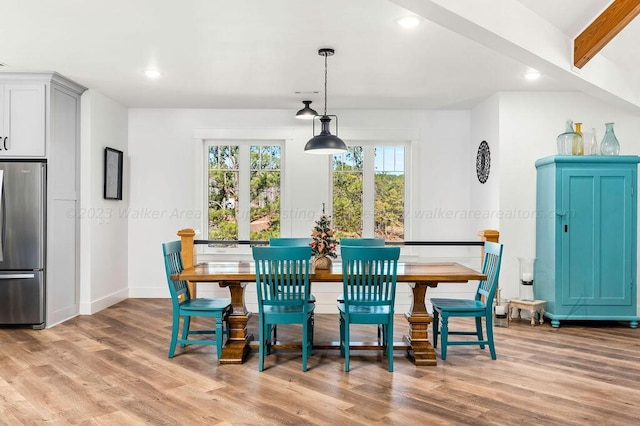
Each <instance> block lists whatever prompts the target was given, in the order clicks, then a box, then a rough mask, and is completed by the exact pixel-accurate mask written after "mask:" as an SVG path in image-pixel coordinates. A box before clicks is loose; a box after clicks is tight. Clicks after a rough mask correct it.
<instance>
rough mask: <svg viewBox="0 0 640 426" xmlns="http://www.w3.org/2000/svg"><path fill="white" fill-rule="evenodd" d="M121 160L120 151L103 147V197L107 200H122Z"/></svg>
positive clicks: (121, 154)
mask: <svg viewBox="0 0 640 426" xmlns="http://www.w3.org/2000/svg"><path fill="white" fill-rule="evenodd" d="M122 160H123V153H122V151H118V150H117V149H113V148H109V147H107V148H105V149H104V198H105V199H107V200H122Z"/></svg>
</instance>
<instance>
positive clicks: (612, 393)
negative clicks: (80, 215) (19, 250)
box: [0, 299, 640, 425]
mask: <svg viewBox="0 0 640 426" xmlns="http://www.w3.org/2000/svg"><path fill="white" fill-rule="evenodd" d="M170 311H171V307H170V302H169V300H168V299H129V300H126V301H124V302H122V303H119V304H117V305H115V306H112V307H110V308H108V309H105V310H104V311H101V312H99V313H97V314H95V315H92V316H81V317H77V318H75V319H72V320H70V321H67V322H65V323H64V324H60V325H58V326H55V327H53V328H51V329H47V330H41V331H35V330H28V329H11V328H2V329H0V424H7V425H19V424H25V425H39V424H53V425H59V424H83V425H135V424H153V425H178V424H180V425H200V424H202V425H204V424H207V425H215V424H226V425H247V424H250V425H265V424H268V425H271V424H291V425H301V424H333V425H344V424H361V425H371V424H401V425H414V424H438V425H445V424H464V425H488V424H491V425H494V424H495V425H573V424H576V425H595V424H598V425H630V424H638V423H637V422H638V419H639V418H640V330H636V329H630V328H629V327H628V324H622V323H620V324H618V323H606V324H599V323H572V324H566V325H565V324H563V325H562V326H561V327H560V328H559V329H553V328H552V327H551V326H550V325H549V324H544V325H542V326H539V325H536V326H535V327H531V326H530V324H529V321H528V320H522V321H520V322H515V323H512V325H511V327H509V328H496V329H495V332H496V347H497V353H498V359H497V360H496V361H492V360H491V358H490V356H489V351H488V349H485V350H481V349H479V348H478V347H474V346H468V347H464V346H463V347H450V349H449V354H448V359H447V360H446V361H442V360H440V359H438V366H437V367H416V366H414V365H413V364H412V363H411V362H410V361H409V360H407V359H406V358H405V356H404V354H403V353H402V352H401V351H397V352H396V353H395V360H394V361H395V372H393V373H389V372H388V371H387V370H386V360H385V359H383V358H382V356H381V355H380V354H378V353H377V352H373V351H360V352H352V354H353V355H352V361H351V372H349V373H344V372H343V362H342V359H341V358H340V356H339V353H338V351H336V350H326V351H325V350H322V351H321V350H317V351H316V352H315V353H314V355H313V356H312V357H310V359H309V371H308V372H306V373H303V372H302V371H301V359H300V355H299V353H297V352H292V351H286V352H285V351H283V352H279V353H277V354H275V355H271V356H269V357H267V359H266V362H265V364H266V370H265V371H264V372H262V373H259V372H258V369H257V351H254V352H252V353H251V354H250V356H249V359H248V360H247V362H246V363H245V364H243V365H222V366H221V365H218V362H217V359H216V357H215V348H214V347H210V346H207V347H202V346H191V347H187V348H185V349H178V350H177V355H176V357H175V358H173V359H168V358H167V347H168V341H169V339H168V337H169V329H170V324H171V321H170ZM337 322H338V320H337V315H329V314H324V315H316V334H315V338H316V341H329V340H338V328H337V326H338V323H337ZM197 324H198V323H197ZM250 327H251V329H252V330H253V332H254V333H255V329H256V319H255V318H253V319H252V320H251V321H250ZM406 330H407V325H406V321H405V320H404V318H403V316H402V315H398V317H397V321H396V327H395V331H396V335H397V339H396V340H398V341H399V340H401V336H402V335H403V334H404V333H405V332H406ZM278 332H279V337H280V338H282V339H283V340H284V339H286V338H287V337H288V336H287V334H288V333H289V334H290V336H291V338H292V339H296V338H297V339H299V337H295V336H297V334H298V330H296V329H294V328H292V327H291V328H287V327H285V326H279V328H278ZM375 333H376V332H375V329H374V328H372V327H364V328H358V329H356V331H355V333H354V337H353V338H354V340H355V339H361V340H369V341H370V340H372V338H371V336H375ZM256 335H257V334H256Z"/></svg>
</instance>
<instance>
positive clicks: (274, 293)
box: [253, 246, 311, 305]
mask: <svg viewBox="0 0 640 426" xmlns="http://www.w3.org/2000/svg"><path fill="white" fill-rule="evenodd" d="M253 258H254V260H255V262H256V287H257V291H258V303H259V304H263V305H301V304H302V303H304V304H306V303H307V301H308V299H309V294H310V287H309V259H310V258H311V247H310V246H306V247H305V246H288V247H287V246H282V247H278V246H276V247H253Z"/></svg>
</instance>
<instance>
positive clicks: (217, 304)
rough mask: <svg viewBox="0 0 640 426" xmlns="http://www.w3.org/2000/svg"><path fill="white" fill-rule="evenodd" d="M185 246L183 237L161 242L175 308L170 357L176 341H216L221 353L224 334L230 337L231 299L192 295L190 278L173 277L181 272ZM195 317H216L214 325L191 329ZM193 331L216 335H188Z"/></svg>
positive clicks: (210, 343) (204, 342)
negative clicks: (192, 336) (180, 279)
mask: <svg viewBox="0 0 640 426" xmlns="http://www.w3.org/2000/svg"><path fill="white" fill-rule="evenodd" d="M181 251H182V247H181V243H180V241H172V242H169V243H164V244H162V253H163V255H164V269H165V272H166V274H167V282H168V284H169V293H170V294H171V307H172V311H173V315H172V323H171V342H170V343H169V358H173V356H174V354H175V350H176V344H179V345H180V347H185V345H216V350H217V354H218V357H220V353H221V352H222V343H223V335H224V334H225V333H226V334H227V338H228V333H229V327H228V326H226V327H225V323H226V320H227V317H228V316H229V314H230V313H231V311H232V308H231V299H227V298H213V299H211V298H204V297H196V298H191V295H190V294H189V288H188V285H187V281H178V280H172V279H171V275H173V274H177V273H179V272H181V271H182V270H183V269H184V267H183V264H182V255H181ZM192 317H207V318H211V319H213V320H214V321H215V329H200V330H191V329H190V325H191V318H192ZM181 318H182V320H183V323H182V337H181V338H178V334H179V328H180V319H181ZM191 335H215V340H213V339H189V336H191Z"/></svg>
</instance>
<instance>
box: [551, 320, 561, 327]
mask: <svg viewBox="0 0 640 426" xmlns="http://www.w3.org/2000/svg"><path fill="white" fill-rule="evenodd" d="M551 327H554V328H558V327H560V320H557V319H552V320H551Z"/></svg>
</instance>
